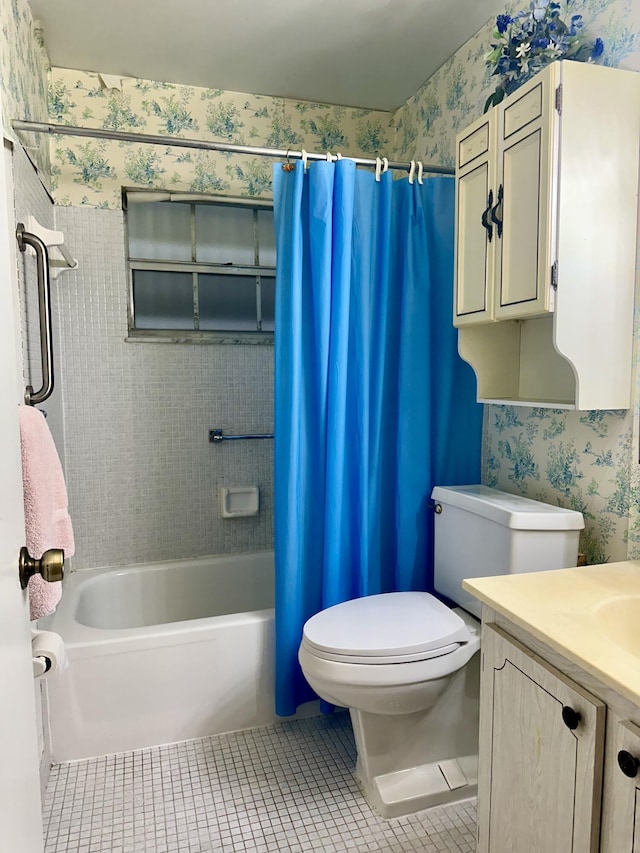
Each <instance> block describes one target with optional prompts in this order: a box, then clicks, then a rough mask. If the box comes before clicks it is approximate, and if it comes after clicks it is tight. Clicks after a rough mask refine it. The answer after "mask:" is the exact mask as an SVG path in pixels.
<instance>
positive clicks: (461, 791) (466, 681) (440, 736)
mask: <svg viewBox="0 0 640 853" xmlns="http://www.w3.org/2000/svg"><path fill="white" fill-rule="evenodd" d="M479 698H480V654H475V655H474V656H473V657H472V658H471V660H470V661H469V662H468V663H467V665H466V666H464V667H463V668H462V669H460V670H458V671H457V672H455V673H453V674H452V675H451V676H450V678H449V681H448V684H447V686H446V687H445V689H444V690H443V692H442V693H441V695H440V696H439V698H438V699H437V701H435V702H434V704H433V705H432V706H431V707H429V708H427V709H425V710H424V711H415V712H413V713H410V714H371V713H368V712H366V711H361V710H359V709H358V708H349V713H350V715H351V723H352V726H353V734H354V737H355V742H356V751H357V754H358V760H357V764H356V771H355V775H356V778H357V780H358V782H359V784H360V786H361V788H362V790H363V792H364V795H365V797H366V798H367V800H368V802H369V805H370V806H371V807H372V808H373V809H374V810H375V811H376V812H378V813H379V814H380V815H382V817H387V818H388V817H399V816H400V815H406V814H412V813H413V812H416V811H419V810H421V809H426V808H429V807H431V806H435V805H441V804H444V803H451V802H455V801H456V800H464V799H467V798H468V797H473V796H475V794H476V789H477V779H478V770H477V764H478V757H477V756H478V717H479V710H480V708H479V706H480V703H479Z"/></svg>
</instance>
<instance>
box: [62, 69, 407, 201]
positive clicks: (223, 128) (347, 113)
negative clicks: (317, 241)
mask: <svg viewBox="0 0 640 853" xmlns="http://www.w3.org/2000/svg"><path fill="white" fill-rule="evenodd" d="M49 116H50V119H51V121H52V122H55V123H58V124H69V125H82V126H87V127H100V128H107V129H111V130H123V131H129V132H133V133H151V134H163V135H167V136H175V137H180V136H182V137H192V138H197V139H203V140H212V141H217V142H231V143H233V144H236V145H254V146H267V147H270V148H283V149H286V148H291V149H294V150H298V151H299V150H300V149H302V148H305V149H306V150H308V151H331V152H332V153H338V152H341V153H342V154H344V155H348V154H350V155H352V156H365V157H371V156H375V155H377V154H378V153H379V152H382V153H383V154H384V153H385V152H388V153H390V151H391V146H392V143H393V130H392V128H391V118H392V114H391V113H387V112H376V111H372V110H363V109H349V108H347V107H337V106H330V105H328V104H316V103H308V102H299V101H291V100H286V99H284V98H272V97H267V96H260V95H249V94H242V93H239V92H225V91H222V90H221V89H202V88H197V87H194V86H179V85H174V84H171V83H160V82H153V81H150V80H138V79H130V78H125V79H123V80H122V88H121V89H115V88H114V89H107V88H105V86H104V85H103V84H102V81H101V78H100V76H99V75H98V74H96V73H91V72H80V71H72V70H69V69H64V68H53V69H52V71H51V77H50V82H49ZM51 156H52V160H53V164H52V174H53V188H54V195H55V199H56V203H57V204H63V205H81V204H88V205H91V206H94V207H112V208H119V207H121V205H122V201H121V188H122V187H123V186H139V187H153V188H162V189H175V190H176V191H178V190H182V191H191V192H206V193H223V194H229V195H236V196H239V195H243V196H247V195H248V196H268V195H270V194H271V166H272V162H273V161H272V160H270V159H268V158H265V157H250V156H247V157H244V156H239V155H237V154H222V153H217V152H209V151H197V150H189V149H185V148H175V147H172V146H166V147H164V146H158V145H143V144H138V143H123V142H112V141H107V140H94V139H83V138H79V137H65V136H58V137H55V138H54V141H53V144H52V146H51Z"/></svg>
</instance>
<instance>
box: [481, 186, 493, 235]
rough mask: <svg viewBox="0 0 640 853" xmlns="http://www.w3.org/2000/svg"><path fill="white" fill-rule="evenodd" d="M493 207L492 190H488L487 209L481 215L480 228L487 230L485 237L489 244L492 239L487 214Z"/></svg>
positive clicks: (491, 228) (491, 227)
mask: <svg viewBox="0 0 640 853" xmlns="http://www.w3.org/2000/svg"><path fill="white" fill-rule="evenodd" d="M492 205H493V190H489V197H488V199H487V209H486V210H485V212H484V213H483V214H482V226H483V228H486V229H487V237H488V238H489V242H491V238H492V237H493V226H492V225H491V223H490V222H489V214H490V213H491V207H492Z"/></svg>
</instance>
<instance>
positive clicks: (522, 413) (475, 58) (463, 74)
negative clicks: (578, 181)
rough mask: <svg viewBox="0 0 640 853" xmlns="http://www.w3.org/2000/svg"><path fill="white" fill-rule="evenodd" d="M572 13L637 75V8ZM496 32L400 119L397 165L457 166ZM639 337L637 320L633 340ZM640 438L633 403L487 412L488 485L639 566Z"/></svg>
mask: <svg viewBox="0 0 640 853" xmlns="http://www.w3.org/2000/svg"><path fill="white" fill-rule="evenodd" d="M526 8H528V3H527V2H526V0H518V2H509V3H506V4H505V8H504V10H503V11H505V12H507V13H513V12H514V11H518V10H520V9H526ZM570 14H582V15H583V17H584V20H585V29H586V31H587V32H588V34H589V35H590V36H591V37H593V38H595V37H596V36H600V37H601V38H602V39H603V40H604V55H603V61H604V63H605V64H607V65H611V66H615V67H618V66H619V67H621V68H628V69H631V70H635V71H640V3H638V2H635V0H634V1H633V2H631V0H573V2H572V4H571V13H570ZM494 26H495V18H492V19H491V20H490V21H489V22H488V23H487V25H486V26H485V27H484V28H483V29H482V30H480V32H479V33H477V34H476V35H475V36H474V37H473V38H471V39H470V40H469V41H468V42H467V43H466V44H465V45H463V46H462V47H461V48H460V49H459V50H458V51H457V52H456V53H455V54H454V55H453V56H452V57H451V59H449V60H448V61H447V62H446V63H445V64H444V65H443V66H442V68H440V69H439V70H438V71H437V72H436V73H435V74H434V75H433V76H432V77H431V78H430V79H429V80H427V82H426V83H425V84H424V85H423V86H421V88H420V89H419V90H418V91H417V92H416V94H415V95H414V96H413V97H412V98H411V99H410V100H409V101H408V102H407V103H406V104H405V105H404V106H403V107H401V108H400V109H399V110H398V111H397V112H396V114H395V116H394V124H395V125H396V127H397V146H396V151H395V152H394V156H395V157H396V158H397V159H399V160H406V159H409V158H412V157H418V158H421V159H423V160H424V161H425V162H431V163H440V164H443V165H448V166H453V164H454V152H455V135H456V133H458V131H460V130H462V129H463V128H464V127H466V126H467V125H468V124H470V123H471V122H472V121H474V120H475V119H476V118H478V117H479V116H480V115H481V114H482V110H483V106H484V102H485V100H486V98H487V97H488V96H489V94H491V92H492V91H493V90H494V89H495V84H496V81H495V79H493V80H492V79H491V78H490V77H489V76H488V73H487V69H486V65H485V60H484V56H485V53H486V52H487V50H488V49H489V44H490V42H491V33H492V30H493V28H494ZM636 290H637V292H638V291H640V287H638V288H636ZM636 302H638V300H637V299H636ZM639 330H640V323H639V322H638V321H636V339H637V338H638V332H639ZM636 398H637V399H639V398H640V396H639V395H638V394H637V395H636ZM638 431H639V422H638V415H637V403H636V410H635V412H634V410H629V411H621V412H597V411H594V412H566V411H562V410H554V409H540V408H535V409H532V408H526V407H520V406H517V407H516V406H487V407H486V412H485V430H484V439H485V440H484V445H485V447H484V471H483V481H484V482H485V483H487V484H488V485H491V486H497V487H498V488H501V489H505V490H506V491H509V492H517V493H520V494H523V495H527V497H531V498H535V499H538V500H543V501H547V502H549V503H553V504H559V505H560V506H567V507H571V508H572V509H577V510H580V511H581V512H582V513H583V514H584V516H585V522H586V529H585V532H584V535H583V536H582V538H581V549H582V550H583V551H585V553H586V555H587V560H588V562H591V563H597V562H605V561H608V560H625V559H627V557H629V558H632V559H635V558H637V557H638V556H640V467H639V466H638V464H637V459H638V446H637V445H638Z"/></svg>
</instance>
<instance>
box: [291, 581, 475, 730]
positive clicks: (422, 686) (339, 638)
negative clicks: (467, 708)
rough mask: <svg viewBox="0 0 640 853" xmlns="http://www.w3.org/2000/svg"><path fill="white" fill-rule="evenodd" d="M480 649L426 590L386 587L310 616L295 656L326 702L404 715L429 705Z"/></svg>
mask: <svg viewBox="0 0 640 853" xmlns="http://www.w3.org/2000/svg"><path fill="white" fill-rule="evenodd" d="M479 646H480V638H479V635H478V633H477V631H476V630H475V629H473V628H471V627H470V626H469V625H468V624H467V623H465V621H464V620H463V619H462V618H461V617H460V616H459V615H458V614H457V613H455V612H454V611H453V610H450V609H449V608H448V607H446V606H445V605H444V604H442V603H441V602H440V601H438V599H437V598H434V596H433V595H429V593H426V592H391V593H384V594H382V595H371V596H368V597H366V598H356V599H353V600H352V601H345V602H344V603H343V604H337V605H336V606H335V607H330V608H328V609H327V610H323V611H321V612H320V613H317V614H316V615H315V616H312V617H311V619H309V620H308V622H307V623H306V624H305V626H304V631H303V637H302V643H301V644H300V649H299V652H298V659H299V661H300V666H301V667H302V671H303V673H304V675H305V678H306V679H307V681H308V682H309V684H310V685H311V686H312V687H313V689H314V690H315V691H316V693H317V694H318V695H319V696H321V697H322V698H323V699H326V701H328V702H332V703H333V704H334V705H341V706H344V707H345V708H359V709H360V710H362V711H367V712H368V713H371V714H408V713H412V712H414V711H423V710H425V709H426V708H429V707H430V706H431V705H432V704H433V703H434V702H435V701H436V699H437V698H438V696H439V695H440V693H441V692H442V690H443V689H444V688H445V687H446V684H447V683H448V681H449V679H450V676H451V675H452V674H453V673H454V672H457V670H459V669H460V668H461V667H463V666H464V665H465V664H466V663H467V662H468V660H469V659H470V658H471V656H472V655H473V654H474V652H476V651H477V650H478V648H479Z"/></svg>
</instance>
